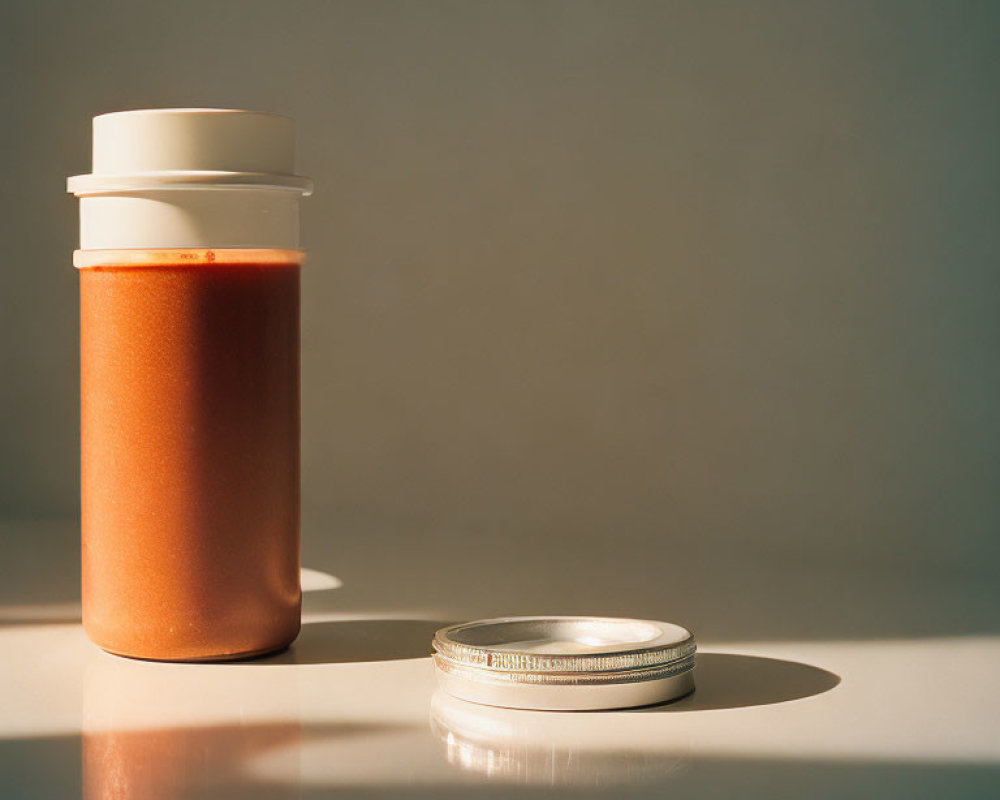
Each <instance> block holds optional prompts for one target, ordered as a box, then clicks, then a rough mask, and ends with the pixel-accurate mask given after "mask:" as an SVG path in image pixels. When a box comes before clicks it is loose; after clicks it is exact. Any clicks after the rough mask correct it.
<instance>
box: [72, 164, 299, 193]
mask: <svg viewBox="0 0 1000 800" xmlns="http://www.w3.org/2000/svg"><path fill="white" fill-rule="evenodd" d="M163 189H166V190H170V189H255V190H272V191H291V192H295V193H296V194H301V195H302V196H304V197H308V196H309V195H311V194H312V192H313V182H312V180H311V179H309V178H306V177H303V176H301V175H284V174H279V173H273V172H227V171H223V170H160V171H155V172H131V173H127V174H120V175H104V174H101V173H87V174H85V175H73V176H71V177H69V178H67V179H66V191H67V192H69V193H70V194H74V195H76V196H77V197H91V196H94V195H101V194H127V193H130V192H148V191H158V190H163Z"/></svg>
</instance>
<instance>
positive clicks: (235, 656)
mask: <svg viewBox="0 0 1000 800" xmlns="http://www.w3.org/2000/svg"><path fill="white" fill-rule="evenodd" d="M291 645H292V643H291V642H285V643H284V644H279V645H275V646H274V647H262V648H259V649H257V650H244V651H242V652H239V653H221V654H219V655H209V656H181V657H179V658H167V657H164V656H143V655H136V654H134V653H125V652H122V651H119V650H113V649H112V648H110V647H105V646H104V645H97V646H98V647H100V648H101V649H102V650H103V651H104V652H105V653H109V654H110V655H113V656H118V657H119V658H130V659H132V660H133V661H160V662H165V663H170V664H212V663H225V662H229V661H249V660H251V659H255V658H263V657H264V656H272V655H276V654H277V653H281V652H283V651H285V650H287V649H288V648H289V647H291Z"/></svg>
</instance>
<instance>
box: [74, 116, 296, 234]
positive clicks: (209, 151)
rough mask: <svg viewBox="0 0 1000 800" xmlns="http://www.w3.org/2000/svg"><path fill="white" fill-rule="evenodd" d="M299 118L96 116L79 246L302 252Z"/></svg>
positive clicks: (79, 190)
mask: <svg viewBox="0 0 1000 800" xmlns="http://www.w3.org/2000/svg"><path fill="white" fill-rule="evenodd" d="M294 171H295V123H294V121H293V120H291V119H290V118H288V117H283V116H281V115H279V114H270V113H265V112H259V111H237V110H230V109H217V108H170V109H146V110H141V111H118V112H114V113H111V114H102V115H100V116H98V117H95V118H94V142H93V172H92V173H91V174H88V175H77V176H74V177H71V178H70V179H69V180H68V181H67V187H68V190H69V191H70V192H72V193H73V194H75V195H77V196H78V197H80V199H81V205H80V246H81V248H82V249H88V250H89V249H117V248H192V247H220V248H221V247H236V248H239V247H246V248H279V249H297V248H298V246H299V242H298V200H299V198H300V197H302V196H304V195H308V194H310V193H311V192H312V182H311V181H310V180H309V179H308V178H303V177H301V176H297V175H295V174H294Z"/></svg>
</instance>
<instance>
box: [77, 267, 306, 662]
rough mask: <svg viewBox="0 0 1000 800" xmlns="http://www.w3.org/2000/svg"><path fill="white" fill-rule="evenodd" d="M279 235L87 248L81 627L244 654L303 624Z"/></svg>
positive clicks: (113, 641)
mask: <svg viewBox="0 0 1000 800" xmlns="http://www.w3.org/2000/svg"><path fill="white" fill-rule="evenodd" d="M301 256H302V254H301V252H299V251H283V250H205V249H203V250H190V249H167V250H114V251H77V253H76V259H75V260H76V265H77V266H78V267H79V274H80V325H81V327H80V357H81V358H80V369H81V461H82V476H81V481H82V483H81V493H82V539H83V559H82V565H83V576H82V577H83V624H84V628H85V630H86V632H87V635H88V636H89V638H90V639H91V640H92V641H93V642H95V643H96V644H97V645H99V646H100V647H102V648H104V649H105V650H108V651H110V652H113V653H117V654H120V655H125V656H132V657H137V658H147V659H157V660H214V659H230V658H241V657H246V656H250V655H256V654H261V653H265V652H269V651H272V650H277V649H281V648H283V647H285V646H287V645H288V644H289V643H291V642H292V640H294V639H295V637H296V635H297V634H298V631H299V620H300V608H301V594H300V589H299V271H300V262H301Z"/></svg>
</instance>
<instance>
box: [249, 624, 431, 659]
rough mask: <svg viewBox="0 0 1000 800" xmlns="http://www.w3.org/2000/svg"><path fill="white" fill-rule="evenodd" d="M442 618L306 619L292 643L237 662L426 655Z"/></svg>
mask: <svg viewBox="0 0 1000 800" xmlns="http://www.w3.org/2000/svg"><path fill="white" fill-rule="evenodd" d="M449 624H450V623H449V622H445V621H442V620H426V619H338V620H329V621H316V622H306V623H304V624H303V625H302V632H301V633H300V634H299V636H298V638H297V639H296V640H295V641H294V642H293V643H292V645H291V646H290V647H288V648H286V649H285V650H282V651H281V652H278V653H275V654H273V655H269V656H263V657H260V658H255V659H252V660H247V661H239V662H233V663H238V664H247V665H257V666H268V665H279V664H349V663H360V662H366V661H398V660H403V659H411V658H427V657H429V656H430V655H431V650H432V648H431V639H432V638H433V637H434V632H435V631H436V630H438V629H439V628H443V627H445V626H446V625H449Z"/></svg>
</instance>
